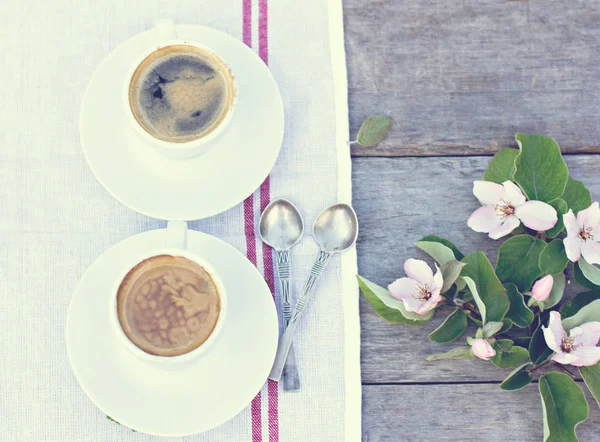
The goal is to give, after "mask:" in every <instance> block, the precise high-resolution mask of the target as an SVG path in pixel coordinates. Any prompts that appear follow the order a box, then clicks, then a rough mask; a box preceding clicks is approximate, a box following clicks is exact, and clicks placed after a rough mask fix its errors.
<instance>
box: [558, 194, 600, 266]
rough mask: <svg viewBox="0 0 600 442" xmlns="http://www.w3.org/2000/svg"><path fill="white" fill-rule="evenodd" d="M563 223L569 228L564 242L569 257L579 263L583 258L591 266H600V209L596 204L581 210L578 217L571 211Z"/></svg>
mask: <svg viewBox="0 0 600 442" xmlns="http://www.w3.org/2000/svg"><path fill="white" fill-rule="evenodd" d="M563 222H564V223H565V227H566V228H567V237H566V238H565V240H564V244H565V252H567V257H568V258H569V259H570V260H571V261H573V262H576V261H579V258H581V257H582V256H583V259H585V260H586V261H587V262H589V263H590V264H600V242H599V241H600V207H598V203H597V202H595V203H594V204H592V205H591V206H590V207H588V208H587V209H585V210H581V211H580V212H579V213H578V214H577V217H575V215H574V214H573V211H572V210H569V211H568V212H567V213H565V214H564V215H563Z"/></svg>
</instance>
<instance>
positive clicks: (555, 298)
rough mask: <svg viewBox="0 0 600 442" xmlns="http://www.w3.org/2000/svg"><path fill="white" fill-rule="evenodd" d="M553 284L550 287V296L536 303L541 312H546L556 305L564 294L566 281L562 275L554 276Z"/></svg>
mask: <svg viewBox="0 0 600 442" xmlns="http://www.w3.org/2000/svg"><path fill="white" fill-rule="evenodd" d="M553 278H554V284H553V285H552V290H550V296H548V299H546V300H545V301H540V302H538V305H539V306H540V309H541V310H547V309H549V308H552V307H554V306H555V305H556V304H558V303H559V302H560V301H561V299H562V297H563V295H564V293H565V287H566V285H567V280H566V278H565V275H564V274H563V273H559V274H558V275H554V276H553Z"/></svg>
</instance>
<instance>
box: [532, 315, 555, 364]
mask: <svg viewBox="0 0 600 442" xmlns="http://www.w3.org/2000/svg"><path fill="white" fill-rule="evenodd" d="M545 318H547V315H544V321H545V320H546V319H545ZM542 322H543V321H540V324H539V325H538V327H537V328H536V329H535V331H534V332H533V335H531V341H530V342H529V357H530V358H531V362H533V363H534V364H536V365H539V364H541V363H542V362H545V361H547V360H548V359H550V356H552V354H553V353H554V352H553V351H552V350H551V349H550V348H549V347H548V345H546V339H545V338H544V332H543V330H542Z"/></svg>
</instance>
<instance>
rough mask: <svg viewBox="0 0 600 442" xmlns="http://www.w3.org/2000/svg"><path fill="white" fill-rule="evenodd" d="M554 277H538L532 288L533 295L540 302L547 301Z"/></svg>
mask: <svg viewBox="0 0 600 442" xmlns="http://www.w3.org/2000/svg"><path fill="white" fill-rule="evenodd" d="M553 285H554V278H553V277H552V275H546V276H544V277H543V278H542V279H538V280H537V281H536V282H535V284H533V288H532V289H531V296H532V297H533V298H534V299H535V300H536V301H538V302H541V301H545V300H546V299H548V297H549V296H550V292H551V291H552V286H553Z"/></svg>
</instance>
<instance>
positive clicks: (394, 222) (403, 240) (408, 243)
mask: <svg viewBox="0 0 600 442" xmlns="http://www.w3.org/2000/svg"><path fill="white" fill-rule="evenodd" d="M566 161H567V164H568V166H569V169H570V172H571V174H572V175H573V176H574V177H575V178H578V179H582V180H584V181H585V183H586V184H587V185H588V188H589V189H590V190H591V191H592V195H596V197H598V196H599V195H600V174H598V170H599V168H600V156H596V155H581V156H579V155H577V156H569V157H568V158H567V159H566ZM488 162H489V158H486V157H470V158H393V159H391V158H357V159H355V160H354V163H353V164H354V171H353V184H354V203H353V204H354V207H355V208H356V211H357V213H358V218H359V222H360V227H361V228H360V234H359V238H358V245H357V247H358V268H359V272H360V274H361V275H363V276H364V277H366V278H368V279H370V280H372V281H373V282H375V283H378V284H380V285H384V286H386V285H387V284H389V283H390V282H392V281H393V280H395V279H396V278H399V277H401V276H404V272H403V270H402V264H403V262H404V261H405V260H406V259H408V258H410V257H417V258H421V259H425V257H426V255H425V254H424V253H422V252H420V251H419V250H418V249H417V248H416V247H414V246H413V244H414V242H415V241H417V240H419V239H420V238H421V237H423V236H424V235H426V234H430V233H435V234H439V235H441V236H443V237H446V238H448V239H450V240H451V241H453V242H454V243H455V244H457V245H458V246H459V248H460V249H461V250H462V251H463V253H465V254H467V253H471V252H473V251H475V250H483V251H485V252H486V254H487V255H488V257H489V258H490V260H491V261H492V263H495V260H496V251H497V248H498V246H499V243H498V242H496V241H493V240H491V239H489V238H488V237H487V235H485V234H480V233H476V232H473V231H472V230H471V229H469V228H468V227H467V224H466V222H467V218H468V217H469V215H470V214H471V212H473V211H474V210H475V209H476V208H477V207H478V205H479V203H478V202H477V200H476V199H475V197H473V195H472V193H471V189H472V181H473V180H475V179H479V178H480V177H481V176H482V175H483V172H484V170H485V168H486V167H487V164H488ZM430 262H431V261H430ZM575 290H576V287H575V285H574V284H573V285H572V286H571V287H570V288H569V291H570V292H571V293H573V292H574V291H575ZM442 319H443V318H442V317H441V316H440V315H439V314H438V315H437V317H436V318H434V320H432V321H431V323H430V324H426V325H423V326H419V327H407V326H400V325H397V324H391V323H388V322H386V321H384V320H383V319H381V318H379V317H378V316H377V315H375V313H373V311H372V309H371V307H370V306H369V305H368V303H367V302H366V301H365V300H364V299H361V328H362V376H363V381H364V382H365V383H373V382H376V383H379V382H459V381H478V380H479V381H490V380H493V381H500V380H502V379H503V378H504V376H505V374H506V373H507V371H506V370H505V371H503V370H498V369H496V368H495V367H493V366H492V364H491V363H489V362H483V361H479V360H478V361H444V362H435V363H434V362H425V361H424V358H425V356H427V355H428V354H432V353H436V352H440V351H446V350H448V349H449V348H451V347H452V346H453V345H459V343H460V344H462V342H464V341H459V343H455V344H446V345H441V344H434V343H432V342H430V341H429V339H428V338H427V334H428V333H429V332H430V331H431V330H433V329H434V328H435V327H436V326H437V324H439V323H440V322H441V321H442Z"/></svg>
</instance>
